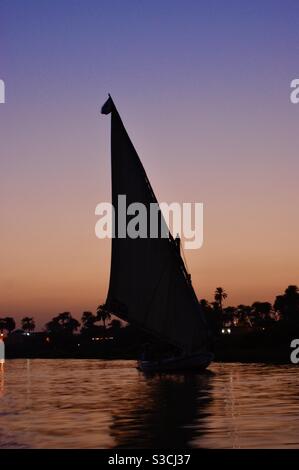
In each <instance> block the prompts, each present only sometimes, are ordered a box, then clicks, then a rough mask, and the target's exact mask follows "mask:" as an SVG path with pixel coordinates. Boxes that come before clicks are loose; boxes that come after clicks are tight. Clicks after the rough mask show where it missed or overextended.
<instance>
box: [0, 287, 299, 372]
mask: <svg viewBox="0 0 299 470" xmlns="http://www.w3.org/2000/svg"><path fill="white" fill-rule="evenodd" d="M227 297H228V296H227V294H226V292H225V291H224V290H223V289H222V288H221V287H218V288H217V289H216V291H215V295H214V301H213V302H211V303H209V302H208V301H207V300H205V299H202V300H201V301H200V304H201V307H202V310H203V312H204V315H205V318H206V321H207V323H208V324H209V327H210V329H211V331H212V332H213V349H214V353H215V360H216V361H224V362H225V361H227V362H272V363H290V353H291V351H292V349H291V347H290V344H291V341H292V340H293V339H295V338H299V288H298V287H297V286H295V285H290V286H288V287H287V289H286V290H285V292H284V294H283V295H278V296H277V297H276V299H275V302H274V303H273V305H272V304H271V303H269V302H254V303H253V304H252V305H250V306H249V305H242V304H241V305H238V306H237V307H231V306H227V307H224V305H223V304H224V301H225V300H226V298H227ZM183 314H184V312H182V321H184V316H183ZM34 330H35V322H34V319H33V318H31V317H24V318H23V319H22V321H21V329H16V322H15V320H14V319H13V318H12V317H4V318H0V334H1V337H2V338H3V339H4V341H5V345H6V358H95V359H96V358H102V359H138V358H139V357H140V354H141V353H142V351H143V349H144V345H145V344H148V343H151V344H152V345H153V348H154V349H155V350H156V351H157V352H158V353H159V351H160V352H161V354H162V353H165V352H166V351H167V352H170V351H171V348H172V347H171V346H167V347H165V345H162V344H161V343H160V342H158V341H157V340H156V339H154V338H153V337H151V336H150V335H149V334H148V333H145V332H143V331H141V330H140V329H137V328H135V327H134V326H133V325H129V324H125V323H124V322H121V321H120V320H118V319H117V318H116V317H115V316H114V315H111V313H110V312H109V311H108V310H107V309H106V308H105V306H104V305H100V306H99V307H98V308H97V311H96V314H93V313H92V312H83V315H82V318H81V322H79V321H78V320H76V319H75V318H73V317H72V315H71V313H69V312H64V313H60V314H58V315H57V316H55V317H54V318H53V319H52V320H51V321H49V322H48V323H47V324H46V325H45V329H44V331H42V332H35V331H34Z"/></svg>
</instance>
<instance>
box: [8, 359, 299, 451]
mask: <svg viewBox="0 0 299 470" xmlns="http://www.w3.org/2000/svg"><path fill="white" fill-rule="evenodd" d="M0 447H2V448H77V447H78V448H188V447H189V448H190V447H193V448H263V447H267V448H270V447H272V448H291V447H293V448H299V374H298V368H297V366H292V365H289V366H288V365H283V366H273V365H263V364H239V363H231V364H220V363H214V364H212V365H211V366H210V368H209V371H207V372H206V373H205V374H197V375H196V374H189V375H156V376H152V377H146V376H144V374H142V373H140V372H138V371H137V370H136V368H135V362H134V361H104V360H91V359H87V360H80V359H76V360H69V359H66V360H56V359H53V360H50V359H48V360H40V359H34V360H26V359H17V360H7V361H6V363H5V364H4V369H3V370H2V371H1V370H0Z"/></svg>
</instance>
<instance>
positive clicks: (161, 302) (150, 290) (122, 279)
mask: <svg viewBox="0 0 299 470" xmlns="http://www.w3.org/2000/svg"><path fill="white" fill-rule="evenodd" d="M102 113H104V114H109V113H111V164H112V203H113V206H114V208H115V212H116V213H117V210H118V195H125V196H126V200H127V205H129V204H131V203H134V202H138V203H142V204H144V205H145V206H146V207H147V208H148V209H149V207H150V204H151V203H153V202H154V203H156V202H157V200H156V197H155V195H154V192H153V190H152V187H151V185H150V183H149V180H148V178H147V176H146V173H145V170H144V168H143V166H142V163H141V161H140V159H139V157H138V155H137V152H136V150H135V148H134V146H133V144H132V142H131V140H130V138H129V136H128V134H127V132H126V130H125V127H124V125H123V123H122V121H121V118H120V116H119V114H118V111H117V109H116V107H115V105H114V103H113V101H112V99H111V97H109V99H108V100H107V102H106V103H105V104H104V106H103V107H102ZM148 212H149V210H148ZM117 230H118V227H117V218H116V223H115V233H117ZM106 307H107V308H108V309H109V310H110V311H111V312H113V313H115V315H117V316H119V317H120V318H122V319H124V320H127V321H129V322H131V323H132V324H135V325H139V326H140V327H142V328H143V329H145V330H147V331H150V332H152V333H153V334H154V335H155V336H157V337H159V338H161V339H163V340H165V341H168V342H169V343H170V344H173V345H177V346H179V347H180V348H182V349H184V350H185V351H186V352H192V351H196V350H199V349H200V348H201V347H202V345H203V344H204V343H205V342H206V338H207V327H206V323H205V320H204V318H203V314H202V312H201V309H200V306H199V303H198V301H197V298H196V295H195V292H194V290H193V287H192V285H191V282H190V280H189V277H188V274H187V272H186V269H185V266H184V263H183V260H182V258H181V256H180V254H179V252H178V249H177V246H176V244H175V241H174V240H173V238H172V236H171V235H170V236H169V238H136V239H131V238H129V237H127V238H117V237H115V238H113V240H112V256H111V270H110V284H109V291H108V296H107V300H106Z"/></svg>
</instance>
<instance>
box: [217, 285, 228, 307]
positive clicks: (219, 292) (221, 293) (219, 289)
mask: <svg viewBox="0 0 299 470" xmlns="http://www.w3.org/2000/svg"><path fill="white" fill-rule="evenodd" d="M226 297H227V293H226V292H225V291H224V290H223V289H222V287H217V288H216V290H215V294H214V299H215V302H217V303H218V306H219V309H220V310H221V311H222V303H223V301H224V299H226Z"/></svg>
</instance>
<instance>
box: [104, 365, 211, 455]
mask: <svg viewBox="0 0 299 470" xmlns="http://www.w3.org/2000/svg"><path fill="white" fill-rule="evenodd" d="M211 375H212V373H211V372H207V373H206V374H204V375H202V376H196V375H177V376H175V375H165V376H154V377H150V378H149V377H147V380H146V381H145V382H143V383H142V387H141V388H140V389H139V390H138V397H134V398H133V399H132V401H130V402H128V403H126V405H122V406H121V407H120V410H115V412H114V414H113V418H112V419H113V423H112V425H111V436H112V437H113V439H114V440H115V447H116V448H180V447H184V448H188V447H192V441H193V439H195V438H198V437H199V436H200V434H201V432H202V431H201V430H200V429H201V426H200V421H201V420H203V419H204V418H205V417H206V416H207V414H208V411H207V405H208V404H209V403H210V401H211V380H210V379H211Z"/></svg>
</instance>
